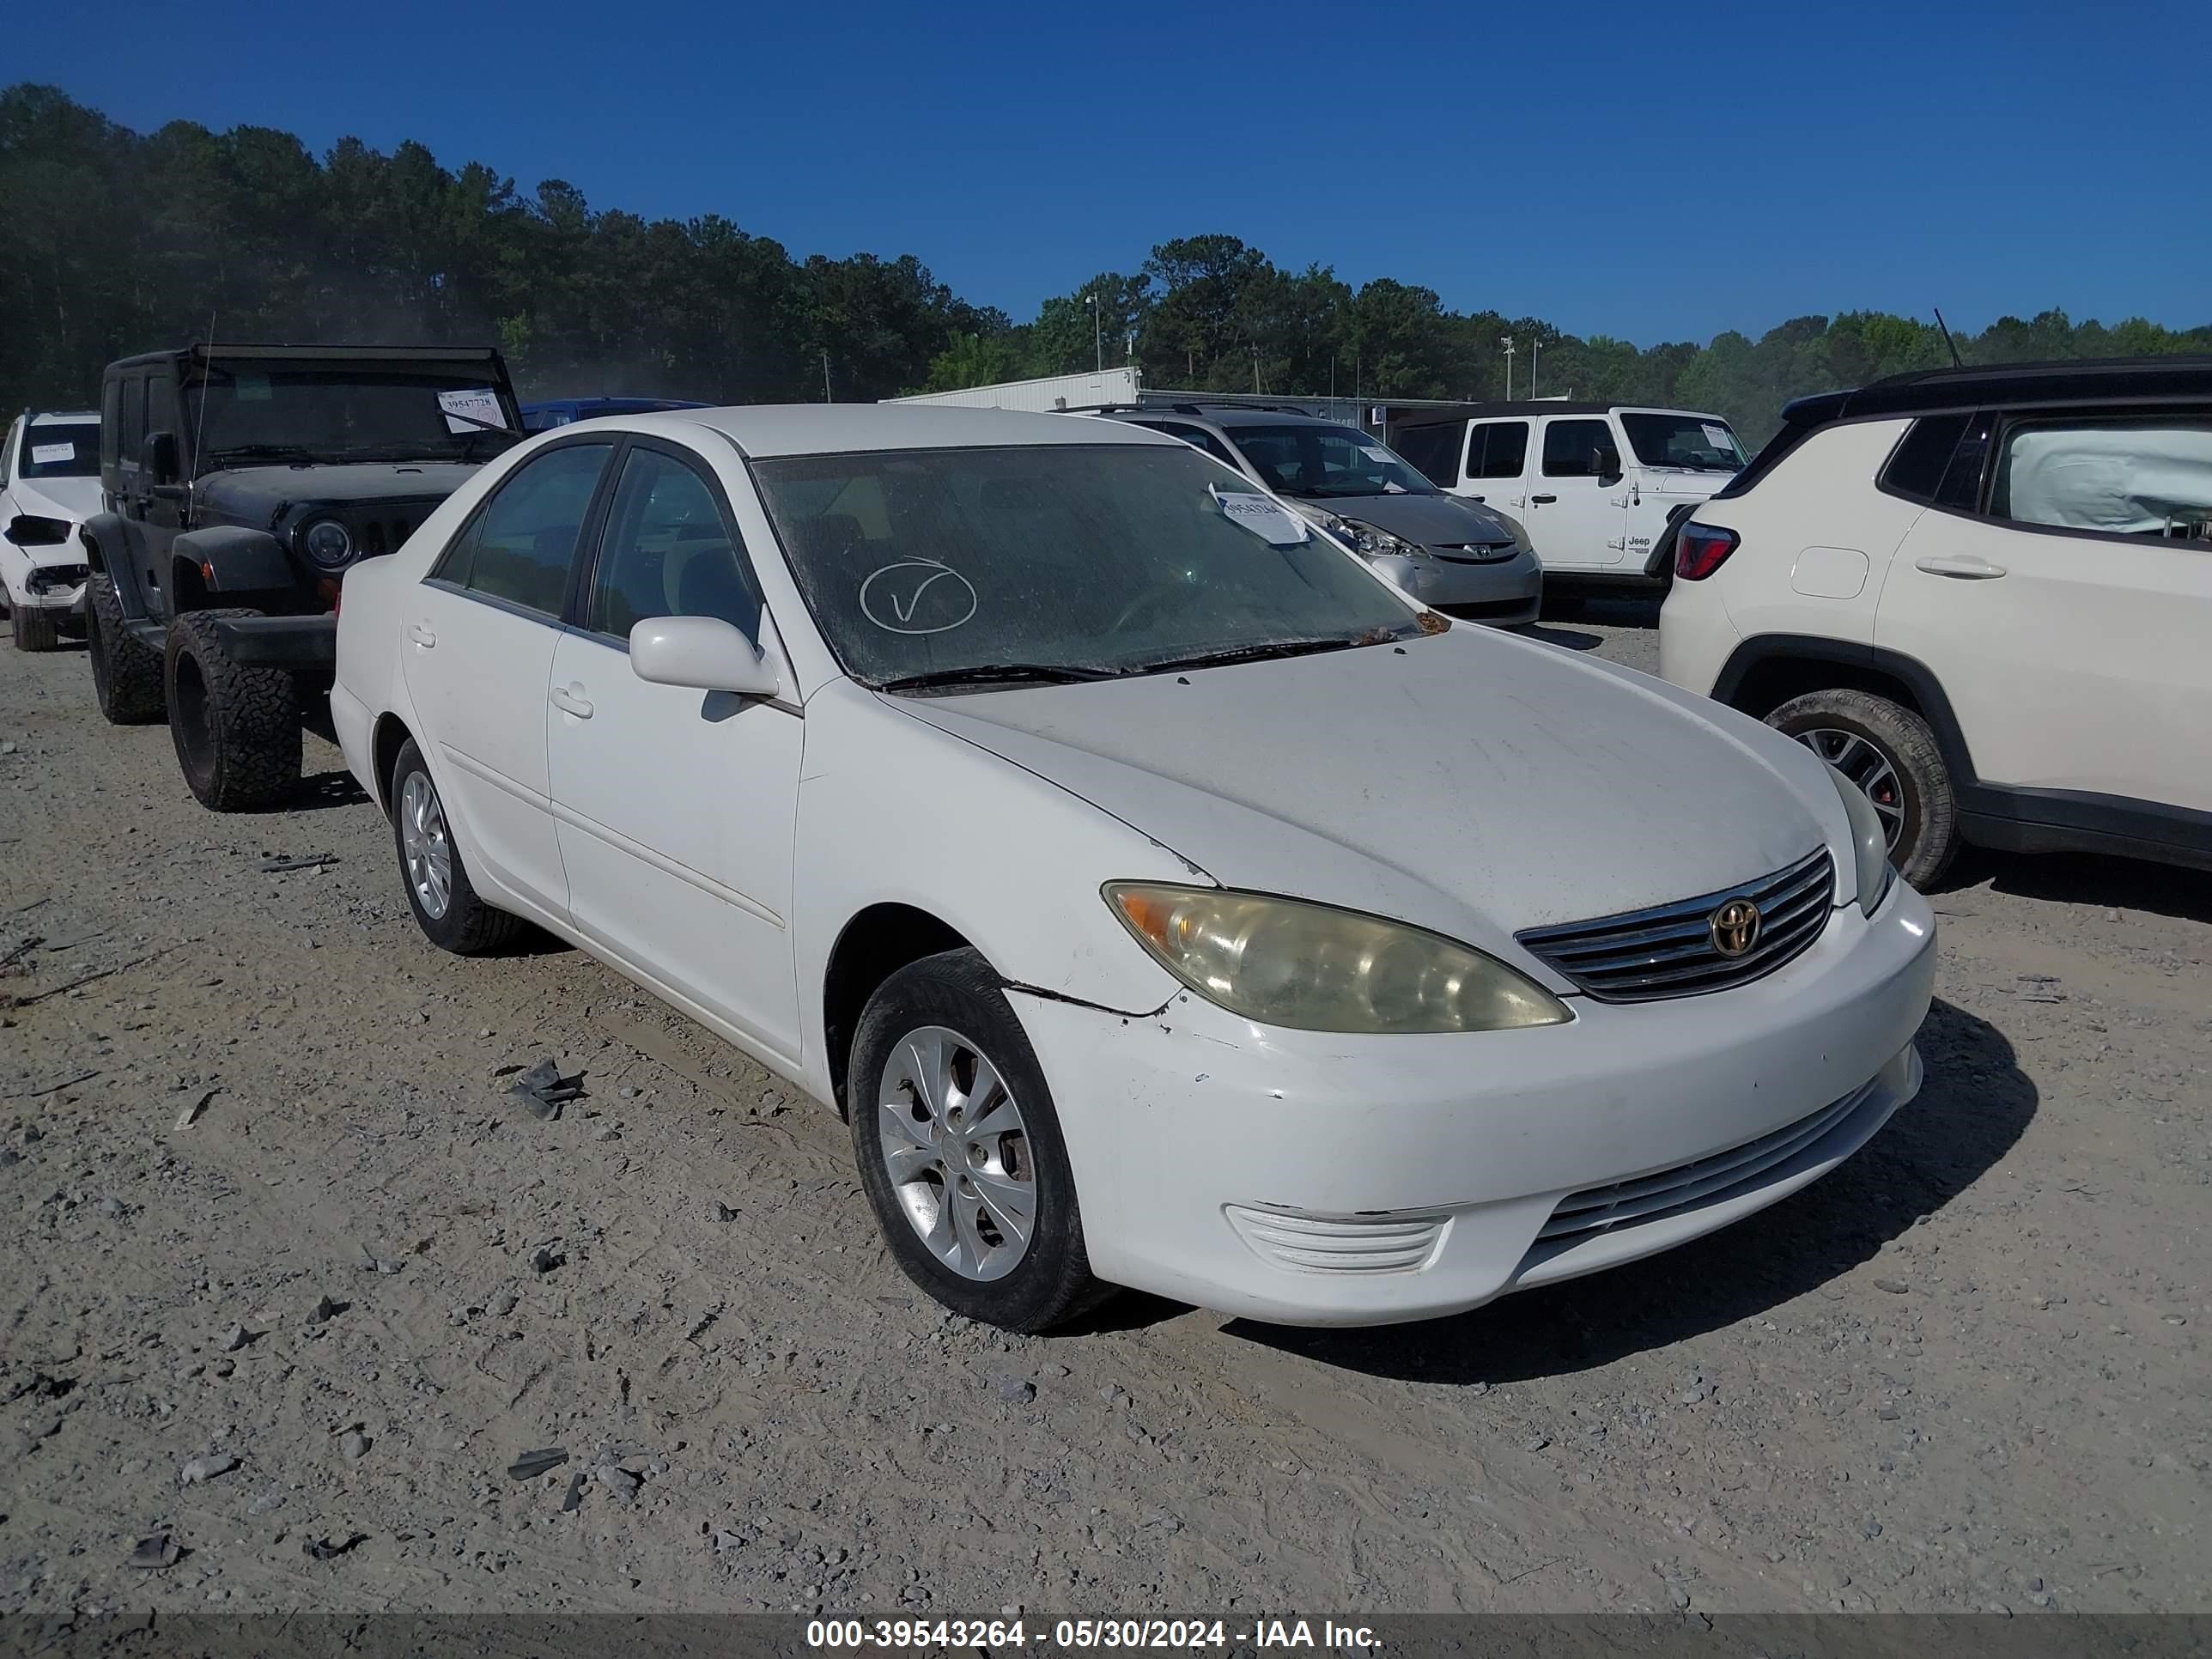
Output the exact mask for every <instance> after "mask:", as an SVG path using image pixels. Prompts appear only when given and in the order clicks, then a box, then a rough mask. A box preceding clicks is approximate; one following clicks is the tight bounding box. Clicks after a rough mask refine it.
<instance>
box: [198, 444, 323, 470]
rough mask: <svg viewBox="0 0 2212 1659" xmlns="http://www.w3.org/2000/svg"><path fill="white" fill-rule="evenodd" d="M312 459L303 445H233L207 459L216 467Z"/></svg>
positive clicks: (312, 456) (309, 450)
mask: <svg viewBox="0 0 2212 1659" xmlns="http://www.w3.org/2000/svg"><path fill="white" fill-rule="evenodd" d="M208 459H209V460H210V462H212V463H213V464H214V465H217V466H222V465H227V464H228V463H229V462H231V461H234V460H245V461H312V460H313V459H315V453H314V452H313V450H311V449H309V448H308V447H307V446H306V445H304V444H233V445H231V446H230V447H228V449H218V450H216V452H215V453H213V454H211V455H210V456H209V457H208Z"/></svg>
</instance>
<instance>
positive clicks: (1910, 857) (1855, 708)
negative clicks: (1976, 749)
mask: <svg viewBox="0 0 2212 1659" xmlns="http://www.w3.org/2000/svg"><path fill="white" fill-rule="evenodd" d="M1766 723H1767V724H1768V725H1769V726H1773V727H1774V728H1775V729H1776V730H1777V731H1779V732H1788V733H1789V734H1790V736H1792V737H1796V736H1797V735H1799V734H1800V733H1802V732H1812V731H1818V730H1820V729H1822V728H1824V727H1825V728H1826V729H1828V730H1832V731H1838V732H1853V733H1855V734H1857V736H1859V737H1861V738H1865V739H1866V741H1868V742H1869V743H1870V744H1873V745H1874V746H1875V748H1876V749H1878V750H1881V755H1882V758H1883V759H1885V760H1887V762H1888V763H1889V764H1890V766H1891V768H1892V769H1893V770H1894V771H1895V772H1896V773H1897V777H1898V781H1899V784H1901V785H1902V786H1903V788H1902V793H1903V795H1904V797H1905V799H1904V807H1905V825H1904V828H1903V829H1900V830H1899V832H1898V837H1897V845H1896V846H1894V847H1893V848H1891V849H1890V861H1891V862H1892V863H1893V864H1894V865H1896V866H1897V873H1898V874H1899V875H1900V876H1902V877H1904V878H1905V880H1906V881H1907V882H1909V883H1910V884H1912V885H1913V886H1915V887H1917V888H1919V889H1920V890H1923V892H1924V891H1927V890H1929V889H1931V888H1933V887H1934V886H1935V885H1936V883H1937V882H1939V881H1941V880H1942V878H1943V873H1944V872H1945V871H1947V870H1948V869H1949V868H1950V866H1951V860H1953V859H1954V858H1955V857H1957V856H1958V852H1959V847H1960V833H1959V803H1958V798H1957V797H1956V795H1954V793H1953V792H1952V787H1951V772H1950V769H1949V768H1948V767H1947V766H1945V765H1944V763H1943V750H1942V747H1941V746H1940V745H1939V744H1937V743H1936V733H1935V732H1933V731H1931V730H1930V729H1929V725H1928V722H1927V721H1926V720H1923V719H1921V718H1920V716H1919V715H1917V714H1914V713H1913V712H1912V711H1911V709H1910V708H1904V707H1902V706H1901V705H1899V704H1898V703H1894V702H1891V701H1890V700H1889V699H1888V698H1887V697H1881V696H1875V694H1874V693H1872V692H1870V691H1850V690H1843V689H1841V688H1837V689H1835V690H1826V691H1808V692H1807V693H1806V694H1805V695H1804V696H1802V697H1792V698H1790V701H1789V702H1785V703H1784V704H1783V705H1782V706H1781V707H1780V708H1777V709H1776V710H1775V711H1774V712H1773V713H1772V714H1769V715H1768V716H1767V717H1766Z"/></svg>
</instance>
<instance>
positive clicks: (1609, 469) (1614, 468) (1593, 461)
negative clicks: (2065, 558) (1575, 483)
mask: <svg viewBox="0 0 2212 1659" xmlns="http://www.w3.org/2000/svg"><path fill="white" fill-rule="evenodd" d="M1590 471H1591V472H1592V473H1593V474H1595V477H1596V478H1597V481H1598V482H1599V483H1601V484H1617V483H1620V451H1619V450H1617V449H1615V448H1614V447H1613V446H1612V445H1611V444H1600V445H1598V446H1597V447H1595V448H1594V449H1592V450H1591V451H1590Z"/></svg>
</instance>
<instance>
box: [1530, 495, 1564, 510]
mask: <svg viewBox="0 0 2212 1659" xmlns="http://www.w3.org/2000/svg"><path fill="white" fill-rule="evenodd" d="M1557 500H1559V497H1558V496H1557V495H1531V496H1530V497H1529V498H1528V504H1529V505H1530V506H1531V507H1549V506H1550V505H1551V504H1552V503H1553V501H1557Z"/></svg>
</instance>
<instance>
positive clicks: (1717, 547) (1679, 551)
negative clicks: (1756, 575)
mask: <svg viewBox="0 0 2212 1659" xmlns="http://www.w3.org/2000/svg"><path fill="white" fill-rule="evenodd" d="M1735 549H1736V533H1735V531H1733V530H1723V529H1722V528H1721V527H1720V526H1717V525H1710V524H1686V525H1684V526H1682V527H1681V529H1680V531H1679V532H1676V534H1675V537H1674V574H1675V575H1677V576H1679V577H1680V579H1681V580H1684V581H1686V582H1701V581H1703V580H1705V578H1706V577H1708V576H1710V575H1711V574H1713V572H1714V571H1716V570H1717V569H1719V568H1721V566H1722V565H1723V564H1724V563H1726V562H1728V556H1729V554H1731V553H1733V552H1735Z"/></svg>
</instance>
